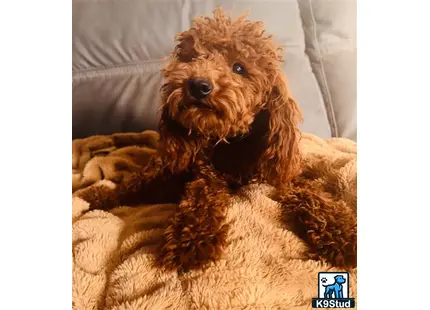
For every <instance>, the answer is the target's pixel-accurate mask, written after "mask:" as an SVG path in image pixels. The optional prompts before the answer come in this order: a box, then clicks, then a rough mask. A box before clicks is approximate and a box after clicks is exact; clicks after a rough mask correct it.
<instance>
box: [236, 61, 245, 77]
mask: <svg viewBox="0 0 430 310" xmlns="http://www.w3.org/2000/svg"><path fill="white" fill-rule="evenodd" d="M233 72H234V73H236V74H240V75H243V74H245V68H244V67H243V66H242V65H241V64H239V63H235V64H234V65H233Z"/></svg>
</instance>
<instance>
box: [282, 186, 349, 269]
mask: <svg viewBox="0 0 430 310" xmlns="http://www.w3.org/2000/svg"><path fill="white" fill-rule="evenodd" d="M275 199H276V200H277V201H278V202H280V203H281V204H282V212H283V218H284V220H285V222H286V224H287V227H288V228H289V229H291V230H292V231H293V232H294V233H295V234H297V235H298V236H299V237H300V238H302V239H303V240H304V241H305V242H306V243H307V244H308V245H309V248H310V251H309V253H308V254H309V256H310V257H311V258H312V259H325V260H327V261H329V262H330V263H332V264H333V265H334V266H337V267H346V268H349V267H355V266H356V265H357V216H356V214H355V212H354V211H353V210H352V208H350V207H348V206H347V205H346V204H345V203H344V202H342V201H336V200H334V199H333V198H331V197H330V196H329V195H326V194H325V193H323V192H321V191H319V190H318V189H316V188H312V186H311V185H309V184H308V186H307V187H306V186H303V184H302V185H299V186H295V185H294V184H293V185H291V186H290V187H288V188H285V189H283V190H278V193H277V195H276V197H275Z"/></svg>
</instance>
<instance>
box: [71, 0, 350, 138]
mask: <svg viewBox="0 0 430 310" xmlns="http://www.w3.org/2000/svg"><path fill="white" fill-rule="evenodd" d="M219 4H220V5H222V7H223V8H224V9H225V10H229V11H231V12H232V13H233V15H236V16H237V15H239V14H241V13H243V12H244V11H246V10H248V9H249V11H250V18H251V19H256V20H263V21H264V22H265V24H266V28H267V31H268V32H271V33H273V34H274V36H275V38H276V40H277V41H278V43H280V44H282V45H284V46H285V53H286V56H285V59H286V62H285V64H284V68H283V69H284V71H285V73H286V74H287V77H288V79H289V83H290V88H291V90H292V93H293V95H294V97H295V98H296V100H297V101H298V102H299V104H300V106H301V108H302V110H303V113H304V123H303V125H302V127H301V128H302V130H303V131H306V132H310V133H313V134H316V135H318V136H320V137H322V138H328V137H346V138H350V139H352V140H356V132H357V128H356V0H223V1H210V0H206V1H205V0H182V1H181V0H102V1H100V0H73V67H72V68H73V69H72V70H73V71H72V72H73V138H81V137H86V136H89V135H94V134H110V133H114V132H128V131H141V130H144V129H154V128H156V124H157V106H158V103H159V93H158V90H159V87H160V85H161V82H162V76H161V73H160V71H159V70H160V68H161V67H162V66H163V64H164V61H163V58H165V57H166V56H168V55H169V53H170V52H171V51H172V48H173V38H174V36H175V34H177V33H178V32H181V31H182V30H185V29H187V28H189V27H190V26H191V20H192V19H193V17H196V16H198V15H203V14H210V13H211V11H212V10H213V8H215V7H216V5H219Z"/></svg>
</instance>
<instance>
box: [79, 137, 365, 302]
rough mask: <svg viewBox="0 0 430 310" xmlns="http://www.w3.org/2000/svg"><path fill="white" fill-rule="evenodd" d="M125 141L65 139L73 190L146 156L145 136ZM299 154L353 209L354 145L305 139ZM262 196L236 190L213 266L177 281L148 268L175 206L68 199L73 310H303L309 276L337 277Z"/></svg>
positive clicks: (314, 281) (312, 286) (149, 140)
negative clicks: (224, 243)
mask: <svg viewBox="0 0 430 310" xmlns="http://www.w3.org/2000/svg"><path fill="white" fill-rule="evenodd" d="M124 137H125V136H123V137H121V136H118V135H113V136H97V137H91V138H88V139H84V140H75V141H73V163H72V166H73V167H72V183H73V191H75V190H76V189H79V188H82V187H84V186H97V185H98V184H99V183H100V182H104V183H105V184H109V185H111V186H115V185H114V183H112V182H110V181H109V180H115V178H116V177H118V175H121V174H124V173H130V171H133V169H138V167H139V165H142V164H144V162H145V160H147V158H148V156H152V155H153V148H154V147H155V145H156V140H157V135H156V134H155V133H154V132H144V133H142V134H136V135H133V134H132V135H130V136H129V137H126V138H125V139H123V138H124ZM121 139H122V140H121ZM124 141H125V142H124ZM127 141H128V142H127ZM134 144H135V145H137V146H133V147H130V146H129V145H134ZM301 149H302V153H303V157H304V164H305V165H307V166H308V167H311V168H314V169H318V171H320V175H321V177H320V180H321V182H326V183H331V186H332V188H335V189H336V190H337V191H338V194H339V195H341V196H342V197H343V198H344V199H345V201H347V202H348V203H349V204H350V205H351V206H352V207H354V208H356V180H357V175H356V155H357V147H356V144H355V143H354V142H352V141H349V140H346V139H339V138H335V139H329V140H326V141H324V140H321V139H319V138H317V137H315V136H313V135H309V134H304V135H303V138H302V141H301ZM321 171H322V172H323V173H322V172H321ZM90 184H92V185H90ZM271 190H272V189H271V188H270V187H269V186H262V185H260V186H249V187H246V188H244V189H243V195H240V197H236V198H235V199H234V201H233V202H232V204H231V206H230V208H229V209H228V220H229V221H232V222H233V223H234V224H233V225H232V229H231V230H230V232H229V235H228V247H227V249H226V251H225V253H224V255H223V257H222V259H221V260H220V261H217V262H216V263H211V264H210V265H209V267H208V268H207V269H205V270H196V271H191V272H189V273H187V274H185V275H178V274H177V273H175V272H171V273H166V272H162V271H161V270H159V269H156V268H155V267H153V266H152V264H151V262H152V261H153V259H154V249H155V247H156V245H157V243H158V241H159V240H160V237H161V235H162V233H163V229H164V227H165V223H166V221H167V218H168V217H169V216H170V215H171V214H172V212H173V211H174V208H175V205H172V204H169V205H140V206H138V207H133V208H131V207H126V206H124V207H120V208H117V209H115V210H112V211H111V212H110V213H108V212H104V211H90V212H87V213H84V211H85V210H87V209H88V204H87V203H86V202H84V201H83V200H80V199H78V198H73V213H72V222H73V241H72V242H73V309H76V310H78V309H79V310H84V309H117V310H120V309H121V310H125V309H130V310H132V309H133V310H135V309H311V300H312V298H316V297H318V296H317V295H318V272H320V271H340V270H338V269H336V268H333V267H331V266H330V265H328V264H326V263H323V262H316V261H312V260H308V259H306V257H305V255H304V252H305V250H306V245H305V244H304V243H303V242H302V241H301V240H300V239H299V238H297V237H296V236H295V235H294V234H293V233H291V232H290V231H288V230H286V229H285V228H284V227H283V224H282V222H281V220H280V219H281V210H280V207H279V205H278V204H277V203H276V202H275V201H273V200H271V199H270V198H269V196H270V192H271ZM349 272H350V297H356V269H354V270H350V271H349Z"/></svg>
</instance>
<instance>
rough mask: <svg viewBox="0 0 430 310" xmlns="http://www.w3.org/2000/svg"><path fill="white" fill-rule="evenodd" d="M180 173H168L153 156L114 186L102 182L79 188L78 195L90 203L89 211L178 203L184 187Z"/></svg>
mask: <svg viewBox="0 0 430 310" xmlns="http://www.w3.org/2000/svg"><path fill="white" fill-rule="evenodd" d="M183 179H184V176H183V175H171V174H169V173H167V172H166V171H164V170H163V169H162V163H161V160H160V159H159V158H156V157H154V158H153V159H151V160H150V161H149V163H148V165H146V166H145V167H143V168H142V169H141V170H140V171H137V172H135V173H131V174H129V175H127V176H125V177H124V178H123V179H122V180H121V181H120V182H119V183H118V184H117V185H116V187H115V188H111V187H108V186H105V185H99V186H90V187H87V188H84V189H82V190H79V191H77V192H76V193H75V195H74V196H77V197H79V198H81V199H83V200H85V201H86V202H88V203H89V204H90V210H96V209H97V210H109V209H112V208H115V207H118V206H121V205H132V204H136V203H164V202H171V203H173V202H177V201H178V200H179V197H180V194H181V192H182V188H183V183H184V181H183Z"/></svg>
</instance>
